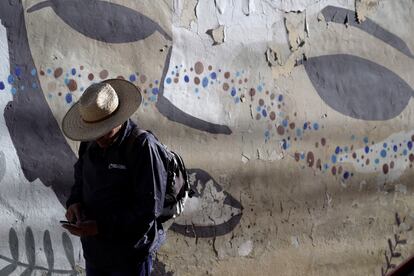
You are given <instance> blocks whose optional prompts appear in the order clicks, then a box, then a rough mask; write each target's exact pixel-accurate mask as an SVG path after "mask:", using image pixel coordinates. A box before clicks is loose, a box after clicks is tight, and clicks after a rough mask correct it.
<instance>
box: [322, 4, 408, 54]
mask: <svg viewBox="0 0 414 276" xmlns="http://www.w3.org/2000/svg"><path fill="white" fill-rule="evenodd" d="M322 14H323V16H324V17H325V21H326V22H334V23H339V24H344V23H346V22H347V23H348V24H349V25H350V26H352V27H355V28H358V29H361V30H363V31H364V32H367V33H369V34H371V35H373V36H374V37H376V38H378V39H379V40H382V41H383V42H385V43H387V44H388V45H390V46H392V47H393V48H395V49H397V50H398V51H400V52H401V53H403V54H405V55H407V56H409V57H410V58H414V55H413V53H412V52H411V50H410V49H409V48H408V46H407V44H406V43H405V42H404V41H403V40H402V39H401V38H399V37H398V36H396V35H395V34H393V33H391V32H389V31H387V30H386V29H384V28H382V27H381V26H380V25H378V24H377V23H375V22H374V21H372V20H371V19H369V18H367V19H366V20H365V21H363V22H361V23H359V22H358V21H357V18H356V15H355V11H353V10H348V9H344V8H339V7H335V6H327V7H325V8H324V9H323V10H322Z"/></svg>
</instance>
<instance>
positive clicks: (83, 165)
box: [66, 120, 168, 267]
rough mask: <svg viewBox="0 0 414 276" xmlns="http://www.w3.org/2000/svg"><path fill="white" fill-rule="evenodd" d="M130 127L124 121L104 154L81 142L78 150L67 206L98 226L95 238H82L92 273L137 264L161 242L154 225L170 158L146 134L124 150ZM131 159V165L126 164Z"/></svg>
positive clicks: (162, 235) (92, 144)
mask: <svg viewBox="0 0 414 276" xmlns="http://www.w3.org/2000/svg"><path fill="white" fill-rule="evenodd" d="M134 127H136V125H135V124H134V123H133V122H132V121H131V120H128V121H127V122H126V123H125V124H124V125H123V127H122V128H121V130H120V131H121V133H120V135H119V136H118V138H117V139H116V140H115V142H114V143H113V144H112V145H111V146H110V147H109V148H107V149H101V148H100V147H99V146H98V144H97V143H96V142H89V143H85V142H82V143H81V146H80V149H79V159H78V161H77V162H76V164H75V184H74V186H73V188H72V193H71V195H70V197H69V199H68V201H67V203H66V205H67V206H68V207H69V206H70V205H71V204H73V203H77V202H79V203H81V204H82V206H83V210H84V214H85V216H86V219H87V220H96V222H97V225H98V232H99V233H98V235H96V236H89V237H82V238H81V241H82V247H83V251H84V257H85V259H86V261H87V262H88V263H89V264H90V265H92V266H95V267H123V266H125V265H128V264H134V263H137V262H138V261H140V260H142V259H143V258H145V257H146V256H147V255H148V254H149V253H151V252H153V251H155V250H157V249H158V248H159V246H160V245H161V243H162V242H163V241H164V240H165V233H164V231H163V229H162V226H161V224H160V223H157V220H156V219H157V217H158V216H159V215H160V213H161V211H162V208H163V202H164V196H165V184H166V180H167V171H166V169H165V168H166V166H167V165H166V164H168V155H167V154H166V152H165V150H164V147H163V146H162V145H161V144H160V143H159V142H158V141H157V139H156V138H155V137H154V136H153V135H152V134H150V133H144V134H141V135H140V136H139V137H138V138H136V139H135V140H134V144H133V146H132V147H131V146H128V145H127V144H128V143H129V142H128V141H129V140H128V137H129V136H130V135H131V132H132V129H133V128H134ZM127 151H128V152H127ZM126 155H129V157H127V156H126ZM131 156H132V157H133V158H132V160H135V161H134V162H133V164H128V163H130V162H131V161H129V160H131V158H130V157H131ZM128 158H129V159H128Z"/></svg>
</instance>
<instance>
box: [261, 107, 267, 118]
mask: <svg viewBox="0 0 414 276" xmlns="http://www.w3.org/2000/svg"><path fill="white" fill-rule="evenodd" d="M262 115H263V117H266V116H267V112H266V109H263V110H262Z"/></svg>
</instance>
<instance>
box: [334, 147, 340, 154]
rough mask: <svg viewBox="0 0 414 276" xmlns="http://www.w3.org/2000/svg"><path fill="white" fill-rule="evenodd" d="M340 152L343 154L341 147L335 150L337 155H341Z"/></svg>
mask: <svg viewBox="0 0 414 276" xmlns="http://www.w3.org/2000/svg"><path fill="white" fill-rule="evenodd" d="M340 152H341V148H340V147H339V146H337V147H336V149H335V153H336V154H339V153H340Z"/></svg>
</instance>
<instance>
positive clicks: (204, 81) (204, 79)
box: [201, 77, 234, 96]
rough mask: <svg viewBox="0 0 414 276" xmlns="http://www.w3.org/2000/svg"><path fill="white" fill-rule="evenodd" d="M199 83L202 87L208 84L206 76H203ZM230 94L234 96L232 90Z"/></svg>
mask: <svg viewBox="0 0 414 276" xmlns="http://www.w3.org/2000/svg"><path fill="white" fill-rule="evenodd" d="M201 84H202V85H203V87H204V88H205V87H207V86H208V78H207V77H204V78H203V81H202V83H201ZM231 94H232V96H234V95H233V91H232V92H231Z"/></svg>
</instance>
